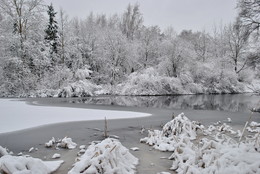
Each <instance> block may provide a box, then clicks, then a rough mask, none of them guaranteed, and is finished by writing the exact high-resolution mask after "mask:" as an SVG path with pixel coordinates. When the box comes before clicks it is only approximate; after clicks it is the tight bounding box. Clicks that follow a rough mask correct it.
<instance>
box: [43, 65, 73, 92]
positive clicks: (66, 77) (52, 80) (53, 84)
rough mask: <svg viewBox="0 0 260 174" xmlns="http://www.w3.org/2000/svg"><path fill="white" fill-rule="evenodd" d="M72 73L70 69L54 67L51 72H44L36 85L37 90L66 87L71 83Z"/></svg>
mask: <svg viewBox="0 0 260 174" xmlns="http://www.w3.org/2000/svg"><path fill="white" fill-rule="evenodd" d="M72 77H73V73H72V71H71V70H70V69H68V68H66V67H63V66H57V67H54V69H52V70H51V71H46V72H45V73H44V75H43V77H42V78H41V81H40V83H39V85H38V89H39V90H42V89H44V88H45V89H47V90H50V89H55V90H57V89H60V88H61V87H63V86H66V85H67V84H68V83H69V82H71V81H72Z"/></svg>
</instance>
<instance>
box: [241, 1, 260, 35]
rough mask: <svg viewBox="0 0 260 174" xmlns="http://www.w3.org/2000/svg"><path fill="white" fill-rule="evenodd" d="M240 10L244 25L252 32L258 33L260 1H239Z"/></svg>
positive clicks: (259, 26) (259, 27)
mask: <svg viewBox="0 0 260 174" xmlns="http://www.w3.org/2000/svg"><path fill="white" fill-rule="evenodd" d="M238 8H239V10H240V11H239V17H240V20H241V21H242V23H243V25H244V26H246V27H247V28H248V29H249V30H250V32H254V31H257V32H258V31H259V29H260V0H239V2H238ZM258 35H259V34H258Z"/></svg>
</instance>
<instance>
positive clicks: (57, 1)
mask: <svg viewBox="0 0 260 174" xmlns="http://www.w3.org/2000/svg"><path fill="white" fill-rule="evenodd" d="M45 2H46V3H47V4H50V3H51V2H52V3H53V5H54V7H55V9H56V11H59V9H60V8H63V9H64V10H65V11H66V13H67V14H68V15H69V17H71V18H72V17H75V16H77V17H79V18H81V19H84V18H86V16H87V15H88V14H89V13H90V12H93V13H94V14H106V15H107V16H112V15H113V14H115V13H117V14H122V13H123V12H124V11H125V10H126V7H127V5H128V4H129V3H131V4H135V3H138V4H139V5H140V9H141V13H142V14H143V17H144V24H145V25H146V26H152V25H158V26H159V27H160V28H161V29H162V30H164V29H166V28H167V27H169V26H172V27H173V28H174V30H175V31H177V32H181V31H182V30H183V29H186V30H192V31H202V30H206V31H207V32H211V31H212V30H213V28H214V27H213V26H219V25H224V24H229V23H230V22H233V21H234V20H235V17H236V15H237V10H236V0H74V1H73V0H45Z"/></svg>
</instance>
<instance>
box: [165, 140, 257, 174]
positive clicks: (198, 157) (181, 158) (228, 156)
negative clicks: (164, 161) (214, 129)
mask: <svg viewBox="0 0 260 174" xmlns="http://www.w3.org/2000/svg"><path fill="white" fill-rule="evenodd" d="M223 140H224V139H220V141H213V140H208V139H206V138H205V139H202V141H201V142H200V145H199V146H196V145H195V144H193V143H178V144H176V148H175V150H174V152H173V154H172V155H171V157H170V158H169V159H172V160H173V165H172V167H171V169H172V170H175V171H176V172H177V173H179V174H185V173H194V174H207V173H216V174H228V173H237V174H244V173H248V174H253V173H259V172H260V168H259V165H260V154H259V152H258V151H256V149H255V147H254V144H255V143H254V141H251V142H248V143H240V144H238V143H234V141H223Z"/></svg>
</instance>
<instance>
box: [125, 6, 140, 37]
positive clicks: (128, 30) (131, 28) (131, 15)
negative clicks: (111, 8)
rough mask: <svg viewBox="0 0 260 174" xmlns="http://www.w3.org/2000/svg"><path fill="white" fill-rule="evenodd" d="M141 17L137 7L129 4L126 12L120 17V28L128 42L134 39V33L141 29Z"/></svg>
mask: <svg viewBox="0 0 260 174" xmlns="http://www.w3.org/2000/svg"><path fill="white" fill-rule="evenodd" d="M142 24H143V16H142V14H141V12H140V9H139V5H138V4H135V5H134V6H133V5H131V4H129V5H128V7H127V10H126V11H125V12H124V14H123V16H122V22H121V24H120V28H121V30H122V32H123V34H125V35H126V37H127V38H128V39H130V40H133V39H134V36H135V34H136V32H137V31H138V30H139V29H140V28H141V27H142Z"/></svg>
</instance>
